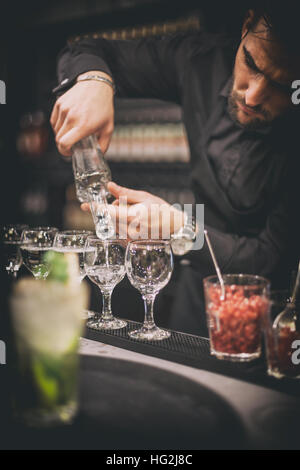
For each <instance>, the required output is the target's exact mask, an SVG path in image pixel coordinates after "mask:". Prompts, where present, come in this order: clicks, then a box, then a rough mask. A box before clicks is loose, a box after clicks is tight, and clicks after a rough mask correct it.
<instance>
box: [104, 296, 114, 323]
mask: <svg viewBox="0 0 300 470" xmlns="http://www.w3.org/2000/svg"><path fill="white" fill-rule="evenodd" d="M111 294H112V291H109V292H102V302H103V307H102V319H103V320H111V319H112V318H113V314H112V311H111Z"/></svg>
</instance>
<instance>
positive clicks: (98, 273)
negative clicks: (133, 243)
mask: <svg viewBox="0 0 300 470" xmlns="http://www.w3.org/2000/svg"><path fill="white" fill-rule="evenodd" d="M125 251H126V242H125V241H124V240H99V238H97V237H93V236H90V237H88V238H87V240H86V244H85V256H84V265H85V271H86V274H87V276H88V277H89V278H90V280H91V281H92V282H93V283H94V284H96V285H97V286H98V287H99V289H100V290H101V292H102V299H103V309H102V314H101V315H100V317H99V316H98V317H96V318H95V319H94V320H89V321H88V322H87V326H88V327H90V328H94V329H96V330H117V329H119V328H124V327H125V326H126V325H127V323H126V321H124V320H121V319H119V318H115V317H114V316H113V314H112V309H111V296H112V292H113V290H114V288H115V286H116V285H117V284H118V283H119V282H121V281H122V279H123V278H124V276H125V266H124V263H125Z"/></svg>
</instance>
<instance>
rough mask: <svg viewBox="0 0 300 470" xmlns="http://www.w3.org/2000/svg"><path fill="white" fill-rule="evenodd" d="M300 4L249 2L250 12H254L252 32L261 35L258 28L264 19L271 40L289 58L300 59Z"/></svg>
mask: <svg viewBox="0 0 300 470" xmlns="http://www.w3.org/2000/svg"><path fill="white" fill-rule="evenodd" d="M298 3H300V2H298V1H297V2H291V1H289V0H287V1H284V2H283V1H281V2H278V3H276V2H274V1H273V2H272V1H267V0H265V1H264V0H260V1H256V2H255V1H253V2H252V5H251V2H249V6H248V8H247V9H248V10H249V9H251V10H253V12H254V18H253V22H252V24H251V26H250V30H249V31H251V32H255V34H259V30H257V28H256V26H257V25H258V22H259V21H260V20H261V19H262V20H263V22H262V23H263V26H264V28H267V30H268V31H269V33H270V40H276V41H277V42H278V43H279V44H280V45H281V46H282V47H283V49H284V51H285V52H286V54H288V55H289V56H298V57H300V27H299V26H300V5H299V4H298Z"/></svg>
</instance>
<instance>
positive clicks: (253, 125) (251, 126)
mask: <svg viewBox="0 0 300 470" xmlns="http://www.w3.org/2000/svg"><path fill="white" fill-rule="evenodd" d="M238 102H239V103H241V104H242V105H243V106H245V108H247V107H248V108H250V106H247V105H246V103H245V101H244V100H243V99H241V98H240V97H239V96H238V93H237V92H236V91H234V90H233V89H231V92H230V95H229V97H228V112H229V114H230V116H231V118H232V119H233V121H235V122H236V123H237V124H238V125H239V126H240V127H243V128H244V129H248V130H253V131H258V130H264V129H266V128H268V127H269V126H270V124H271V122H272V118H271V116H270V113H268V111H266V110H265V109H263V108H262V107H261V106H260V105H258V106H254V107H251V108H250V109H251V110H253V111H256V112H259V113H260V114H261V115H262V116H263V117H264V119H260V118H253V119H251V120H249V122H246V123H242V122H240V120H239V119H238V111H239V107H238V104H237V103H238Z"/></svg>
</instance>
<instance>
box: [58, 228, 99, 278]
mask: <svg viewBox="0 0 300 470" xmlns="http://www.w3.org/2000/svg"><path fill="white" fill-rule="evenodd" d="M89 235H92V232H91V231H89V230H64V231H63V232H57V233H56V235H55V238H54V243H53V250H54V251H59V252H61V253H76V254H77V255H78V262H79V279H78V282H81V281H82V280H83V279H84V278H85V275H86V272H85V267H84V250H85V248H84V246H85V242H86V240H87V237H88V236H89Z"/></svg>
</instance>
